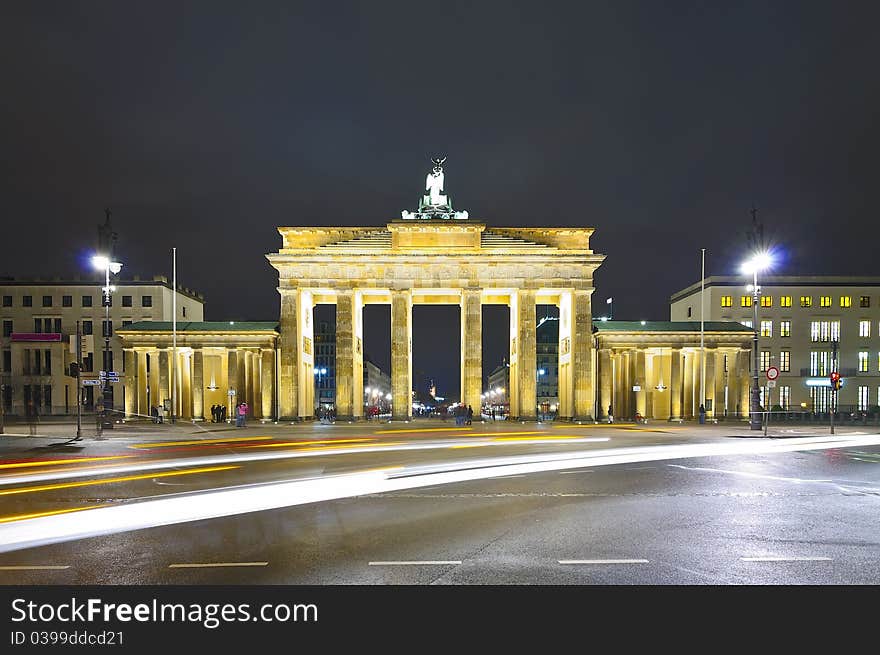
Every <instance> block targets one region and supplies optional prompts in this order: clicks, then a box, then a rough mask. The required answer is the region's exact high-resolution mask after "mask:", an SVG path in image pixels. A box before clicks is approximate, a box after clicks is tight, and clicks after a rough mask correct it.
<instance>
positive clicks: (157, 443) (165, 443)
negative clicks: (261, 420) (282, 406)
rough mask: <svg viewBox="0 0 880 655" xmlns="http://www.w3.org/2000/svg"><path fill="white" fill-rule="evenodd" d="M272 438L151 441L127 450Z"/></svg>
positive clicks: (267, 438) (268, 438)
mask: <svg viewBox="0 0 880 655" xmlns="http://www.w3.org/2000/svg"><path fill="white" fill-rule="evenodd" d="M270 439H272V437H229V438H227V439H190V440H189V441H153V442H151V443H139V444H134V445H132V446H129V448H138V449H141V448H148V449H152V448H170V447H171V446H193V445H199V444H215V443H219V444H223V443H236V442H240V441H268V440H270Z"/></svg>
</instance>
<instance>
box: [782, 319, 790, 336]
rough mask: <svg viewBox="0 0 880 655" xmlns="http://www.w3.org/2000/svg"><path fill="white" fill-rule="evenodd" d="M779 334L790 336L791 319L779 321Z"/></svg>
mask: <svg viewBox="0 0 880 655" xmlns="http://www.w3.org/2000/svg"><path fill="white" fill-rule="evenodd" d="M779 336H780V337H790V336H791V321H779Z"/></svg>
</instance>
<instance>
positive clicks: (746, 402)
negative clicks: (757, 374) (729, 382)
mask: <svg viewBox="0 0 880 655" xmlns="http://www.w3.org/2000/svg"><path fill="white" fill-rule="evenodd" d="M753 356H754V355H753V352H752V351H751V350H740V351H739V353H738V355H737V358H736V362H737V367H738V370H739V394H740V399H739V413H740V416H742V417H743V418H749V417H751V413H752V404H751V403H752V401H751V396H752V386H753V385H754V384H755V381H754V379H753V376H752V357H753ZM759 382H760V380H759Z"/></svg>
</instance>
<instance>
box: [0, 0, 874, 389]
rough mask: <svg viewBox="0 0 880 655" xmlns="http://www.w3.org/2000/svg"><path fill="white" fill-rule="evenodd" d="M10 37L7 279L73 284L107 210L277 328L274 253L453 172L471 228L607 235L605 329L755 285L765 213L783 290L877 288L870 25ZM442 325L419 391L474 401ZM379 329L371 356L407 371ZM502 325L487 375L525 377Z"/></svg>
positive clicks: (378, 21)
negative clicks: (296, 229) (589, 229)
mask: <svg viewBox="0 0 880 655" xmlns="http://www.w3.org/2000/svg"><path fill="white" fill-rule="evenodd" d="M0 13H2V16H0V53H2V64H0V66H2V83H3V85H2V96H3V101H2V103H0V119H2V120H0V131H2V152H3V162H2V166H3V171H2V179H0V185H2V186H0V191H2V193H0V210H2V225H3V233H2V234H3V238H2V265H0V275H28V274H32V275H35V274H51V273H61V274H64V273H72V272H76V271H78V270H79V269H80V268H81V267H82V258H83V257H84V255H85V253H86V252H88V251H89V250H90V249H91V248H93V247H94V241H95V226H96V224H97V223H99V222H101V221H102V220H103V208H104V207H105V206H108V205H109V206H110V207H111V208H112V209H113V212H114V221H115V224H116V229H117V231H118V232H119V233H120V243H119V252H120V258H121V259H122V260H123V261H124V263H125V265H126V271H127V272H128V273H142V274H153V273H168V274H169V275H170V254H169V253H170V248H171V247H172V246H176V247H177V248H178V257H179V262H178V276H179V280H180V282H181V284H184V285H186V286H190V287H192V288H195V289H198V290H200V291H202V292H203V293H204V294H205V296H206V300H207V305H206V317H207V318H209V319H243V318H250V319H274V318H277V315H278V310H277V306H278V301H277V293H276V291H275V286H276V276H275V275H274V274H273V273H274V271H273V269H272V268H271V267H270V266H269V265H268V263H267V262H266V261H265V259H264V257H263V255H264V254H265V253H267V252H270V251H273V250H276V249H277V248H278V246H279V243H280V238H279V237H278V234H277V232H276V231H275V227H276V226H278V225H380V224H382V223H383V222H385V221H387V220H389V219H392V218H395V217H397V216H399V212H400V210H402V209H412V208H414V206H415V205H416V203H417V198H418V195H419V194H420V192H421V185H422V183H423V181H424V178H425V174H426V172H427V170H428V161H427V157H428V156H429V155H431V154H439V153H442V154H446V155H448V161H447V166H446V180H447V190H448V192H449V193H451V194H452V196H453V198H454V200H455V203H456V205H457V208H459V209H467V210H468V211H469V212H470V214H471V216H473V217H477V218H482V219H485V221H486V222H487V223H489V224H490V225H492V224H494V225H576V226H593V227H595V228H596V233H595V236H594V238H593V247H594V249H595V250H597V251H599V252H602V253H606V254H607V255H608V259H607V261H606V263H605V264H604V265H603V266H602V268H601V269H600V270H599V272H598V273H597V275H596V287H597V291H596V295H595V296H594V303H595V305H596V307H597V310H598V309H599V308H600V304H601V305H602V306H604V300H605V298H607V297H608V296H609V295H611V296H614V298H615V302H614V309H615V317H618V318H632V319H638V318H654V319H665V318H668V297H669V295H670V294H671V293H672V292H674V291H676V290H678V289H679V288H682V287H684V286H686V285H688V284H691V283H693V282H695V281H697V280H698V279H699V273H700V257H699V255H700V248H703V247H705V248H707V249H708V253H707V273H708V274H727V273H732V272H735V263H736V262H738V261H739V260H740V259H741V258H742V257H743V253H744V249H745V232H746V229H747V227H748V225H749V221H750V218H749V214H748V210H749V208H750V207H751V205H752V203H755V205H757V207H758V208H759V216H760V217H761V218H762V220H763V222H764V224H765V228H766V232H767V233H768V234H769V235H770V236H771V237H773V238H774V239H775V242H776V245H777V246H778V247H779V248H781V250H782V252H783V253H784V257H783V258H782V260H781V261H780V264H779V265H778V267H777V269H776V271H775V272H777V273H780V274H799V273H804V274H808V273H810V274H878V268H877V265H876V260H875V253H876V250H877V243H878V236H880V227H878V224H880V222H878V221H877V220H876V214H877V195H876V187H877V185H876V181H877V180H878V175H880V169H878V167H877V165H876V162H877V155H878V151H880V148H878V146H880V127H878V125H880V122H878V110H880V82H878V80H880V76H878V75H877V64H878V62H880V46H878V43H880V41H878V39H877V38H876V26H877V24H878V18H880V15H878V13H880V12H878V10H877V9H873V8H871V5H870V4H868V3H866V4H857V3H837V2H827V3H808V2H791V3H781V2H778V3H772V2H771V3H768V2H755V3H751V2H748V3H680V2H643V3H626V2H618V1H614V2H607V3H591V2H578V3H574V2H572V3H565V4H553V3H543V2H541V3H539V2H524V3H520V2H504V3H497V4H496V3H488V2H479V3H473V2H434V3H430V4H428V3H425V4H422V3H418V2H402V3H388V2H371V3H366V2H365V3H360V4H351V5H350V4H348V3H338V2H315V3H309V4H298V3H294V2H284V3H277V4H276V3H267V2H254V3H220V2H210V3H195V2H185V3H178V2H174V3H160V2H149V3H136V4H135V3H121V2H81V3H66V2H58V3H50V2H18V3H14V4H13V3H5V4H4V6H3V8H2V10H0ZM425 311H426V312H427V313H426V314H424V316H422V317H420V316H419V312H417V315H416V318H415V319H414V320H415V321H416V327H417V328H418V327H419V326H420V325H423V326H424V330H423V331H422V334H423V336H422V337H419V336H417V337H416V339H415V343H416V362H415V368H416V369H417V370H426V371H430V372H432V373H433V372H434V371H436V376H437V377H439V378H440V379H441V380H444V381H448V384H447V385H445V386H447V388H448V387H449V386H450V385H451V387H452V389H451V390H454V388H455V387H457V386H458V381H457V376H458V371H457V363H458V357H457V349H458V345H457V333H458V323H457V310H452V309H450V310H449V311H445V309H443V310H439V313H438V314H437V316H434V315H433V314H431V313H430V311H429V310H428V309H426V310H425ZM597 313H598V312H597ZM374 314H376V315H375V316H373V317H372V318H371V317H369V316H368V326H367V339H368V342H367V351H368V352H373V354H374V357H375V359H377V360H379V362H380V363H387V357H388V355H387V351H386V349H387V339H386V341H385V342H382V341H381V339H382V337H383V336H384V334H381V333H383V332H384V325H385V324H387V317H384V318H383V315H382V312H381V311H380V312H374ZM496 314H497V312H496V313H495V314H493V315H492V317H491V318H487V324H488V328H489V331H490V335H489V337H487V339H488V341H486V343H487V352H486V353H485V355H484V360H485V371H486V372H487V373H488V371H489V370H491V368H492V365H494V364H495V363H496V362H497V360H498V358H499V357H500V354H501V353H502V352H503V350H504V346H503V341H504V335H503V334H502V331H503V330H504V327H503V326H501V327H498V326H497V325H496V324H499V325H500V324H501V323H503V320H502V319H500V318H498V316H497V315H496ZM374 319H375V320H374ZM383 321H385V323H384V324H383ZM496 328H497V331H496ZM371 335H377V336H371ZM450 344H451V345H450ZM493 344H495V345H493ZM449 348H453V349H454V351H455V356H453V357H450V352H449ZM429 374H431V373H429Z"/></svg>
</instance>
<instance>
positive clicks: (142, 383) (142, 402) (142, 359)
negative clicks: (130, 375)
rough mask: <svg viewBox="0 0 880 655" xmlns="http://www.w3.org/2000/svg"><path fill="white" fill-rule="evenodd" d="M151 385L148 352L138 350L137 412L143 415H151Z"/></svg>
mask: <svg viewBox="0 0 880 655" xmlns="http://www.w3.org/2000/svg"><path fill="white" fill-rule="evenodd" d="M149 386H150V380H149V378H148V377H147V353H146V351H143V350H138V351H137V413H138V414H140V415H141V417H145V416H149V415H150V408H149V406H148V405H147V389H148V388H149Z"/></svg>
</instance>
